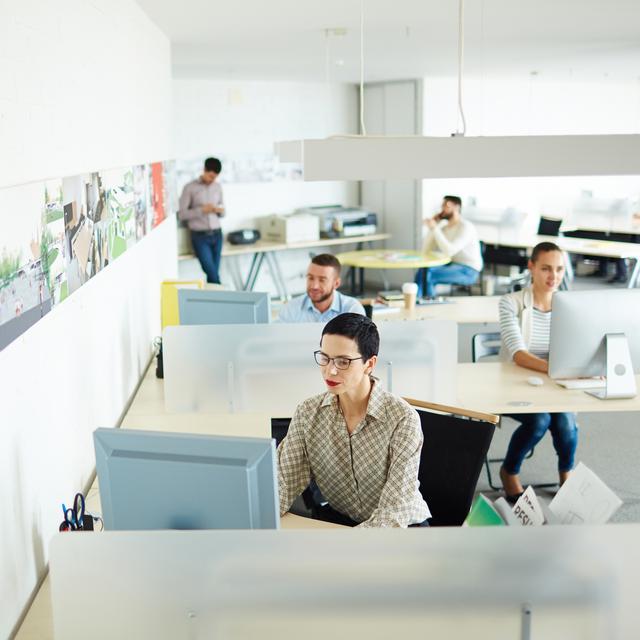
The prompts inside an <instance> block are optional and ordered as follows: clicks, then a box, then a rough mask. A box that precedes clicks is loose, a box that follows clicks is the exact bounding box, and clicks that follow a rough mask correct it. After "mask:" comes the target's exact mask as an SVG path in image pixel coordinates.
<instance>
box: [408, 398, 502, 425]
mask: <svg viewBox="0 0 640 640" xmlns="http://www.w3.org/2000/svg"><path fill="white" fill-rule="evenodd" d="M403 400H406V401H407V402H408V403H409V404H410V405H411V406H412V407H420V408H422V409H430V410H431V411H439V412H441V413H451V414H454V415H457V416H464V417H466V418H474V419H476V420H482V421H483V422H490V423H491V424H498V422H500V416H497V415H495V414H493V413H483V412H481V411H472V410H469V409H462V408H460V407H451V406H449V405H446V404H438V403H436V402H425V401H424V400H416V399H415V398H403Z"/></svg>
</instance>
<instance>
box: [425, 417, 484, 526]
mask: <svg viewBox="0 0 640 640" xmlns="http://www.w3.org/2000/svg"><path fill="white" fill-rule="evenodd" d="M416 411H417V412H418V415H419V416H420V424H421V425H422V433H423V434H424V445H423V447H422V453H421V455H420V469H419V472H418V479H419V480H420V492H421V493H422V496H423V497H424V499H425V500H426V502H427V504H428V505H429V509H430V511H431V515H432V518H431V520H430V521H429V522H430V524H431V526H435V527H438V526H441V527H444V526H460V525H461V524H462V523H463V522H464V520H465V518H466V517H467V514H468V513H469V509H470V508H471V503H472V502H473V498H474V495H475V490H476V485H477V484H478V478H479V476H480V472H481V471H482V467H483V464H484V459H485V456H486V455H487V452H488V451H489V445H490V444H491V439H492V438H493V433H494V431H495V424H493V423H491V422H485V421H482V420H473V419H469V418H465V417H462V416H456V415H447V414H441V413H434V412H430V411H424V410H422V409H416Z"/></svg>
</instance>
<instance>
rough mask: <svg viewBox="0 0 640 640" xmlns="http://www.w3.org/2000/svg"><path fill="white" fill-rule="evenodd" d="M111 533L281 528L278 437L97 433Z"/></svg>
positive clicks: (98, 461)
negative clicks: (126, 531) (114, 531)
mask: <svg viewBox="0 0 640 640" xmlns="http://www.w3.org/2000/svg"><path fill="white" fill-rule="evenodd" d="M93 439H94V445H95V452H96V470H97V473H98V482H99V487H100V500H101V503H102V514H103V520H104V527H105V529H106V530H138V529H277V528H278V527H279V519H280V510H279V509H280V508H279V499H278V488H277V476H276V473H277V467H276V456H275V444H274V441H273V440H272V439H270V438H244V437H227V436H203V435H192V434H177V433H159V432H155V431H133V430H128V429H96V431H95V432H94V434H93Z"/></svg>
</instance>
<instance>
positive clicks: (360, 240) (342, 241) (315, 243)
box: [222, 233, 391, 300]
mask: <svg viewBox="0 0 640 640" xmlns="http://www.w3.org/2000/svg"><path fill="white" fill-rule="evenodd" d="M390 237H391V235H390V234H388V233H372V234H369V235H363V236H352V237H344V238H319V239H318V240H305V241H303V242H269V241H267V240H258V242H255V243H253V244H248V245H233V244H229V243H228V242H225V244H224V246H223V248H222V255H223V256H224V257H225V258H231V259H232V260H233V267H232V268H231V270H230V271H231V275H232V277H233V280H234V285H235V287H236V289H237V290H238V291H253V287H254V286H255V284H256V281H257V279H258V275H259V274H260V269H261V268H262V264H263V263H264V261H265V260H266V261H267V264H268V266H269V271H270V273H271V278H272V280H273V282H274V284H275V285H276V289H277V291H278V295H279V296H280V297H281V298H283V299H284V300H287V299H288V298H289V297H290V296H289V292H288V291H287V285H286V280H285V278H284V276H283V275H282V269H281V268H280V263H279V262H278V252H279V251H293V250H296V249H310V248H313V247H334V246H338V245H346V244H355V245H356V246H357V247H358V249H361V248H362V247H363V245H364V244H365V243H367V244H369V245H371V243H372V242H378V241H382V240H388V239H389V238H390ZM243 255H252V256H253V258H252V260H251V266H250V267H249V273H248V274H247V277H246V278H244V279H243V278H242V275H241V273H240V267H239V264H238V261H237V258H239V257H240V256H243Z"/></svg>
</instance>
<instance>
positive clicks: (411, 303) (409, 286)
mask: <svg viewBox="0 0 640 640" xmlns="http://www.w3.org/2000/svg"><path fill="white" fill-rule="evenodd" d="M402 295H403V296H404V308H405V309H413V308H415V306H416V297H417V296H418V285H417V284H416V283H415V282H405V283H404V284H403V285H402Z"/></svg>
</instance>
